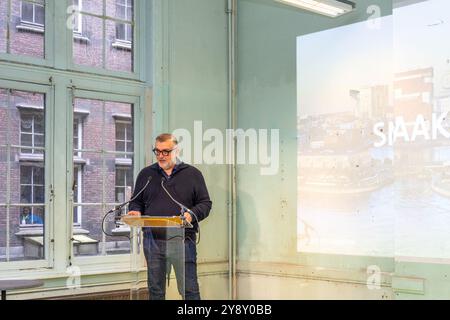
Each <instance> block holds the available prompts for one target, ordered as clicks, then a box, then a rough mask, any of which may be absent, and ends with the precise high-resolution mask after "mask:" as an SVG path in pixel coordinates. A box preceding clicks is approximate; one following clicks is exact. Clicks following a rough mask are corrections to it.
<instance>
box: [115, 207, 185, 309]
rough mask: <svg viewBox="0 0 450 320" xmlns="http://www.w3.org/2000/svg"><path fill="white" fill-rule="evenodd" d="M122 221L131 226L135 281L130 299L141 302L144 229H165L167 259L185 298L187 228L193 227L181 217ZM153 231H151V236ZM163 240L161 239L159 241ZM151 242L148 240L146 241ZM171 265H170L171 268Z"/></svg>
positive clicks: (155, 217) (128, 217) (150, 217)
mask: <svg viewBox="0 0 450 320" xmlns="http://www.w3.org/2000/svg"><path fill="white" fill-rule="evenodd" d="M121 221H122V222H123V223H125V224H127V225H128V226H130V259H131V260H130V263H131V266H130V267H131V273H132V275H133V281H132V285H131V289H130V299H131V300H140V297H139V283H140V279H139V271H140V270H139V269H140V264H139V259H140V257H141V253H142V247H143V246H142V245H141V243H142V241H141V238H142V228H150V229H153V228H157V229H158V230H161V229H165V233H164V234H165V236H166V238H165V239H162V240H163V241H164V245H165V250H166V257H167V259H168V261H170V263H171V264H172V265H173V266H174V269H175V272H176V273H177V285H178V292H179V293H180V295H181V296H182V297H184V282H185V281H184V279H185V274H184V261H185V249H184V241H185V234H184V230H185V228H192V225H191V224H190V223H189V222H187V221H186V220H185V219H183V218H182V217H181V216H172V217H170V216H169V217H168V216H130V215H124V216H122V218H121ZM151 232H152V230H150V234H151ZM159 240H161V239H159ZM146 241H147V242H148V241H149V240H148V239H147V240H146ZM170 267H171V265H170V264H169V265H168V268H170Z"/></svg>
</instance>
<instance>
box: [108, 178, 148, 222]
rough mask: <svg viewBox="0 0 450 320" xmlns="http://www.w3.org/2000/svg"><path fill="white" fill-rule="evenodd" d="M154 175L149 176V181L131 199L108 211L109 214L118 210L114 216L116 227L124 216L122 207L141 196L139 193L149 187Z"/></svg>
mask: <svg viewBox="0 0 450 320" xmlns="http://www.w3.org/2000/svg"><path fill="white" fill-rule="evenodd" d="M152 178H153V177H152V176H149V177H148V178H147V182H146V183H145V185H144V186H143V187H142V189H141V190H139V192H138V193H137V194H136V195H135V196H134V197H132V198H131V199H130V200H128V201H126V202H124V203H122V204H120V205H118V206H116V207H115V208H114V209H111V210H110V211H109V212H108V213H107V215H108V214H110V213H111V212H113V211H115V212H116V214H115V216H114V221H115V222H116V227H117V228H118V227H119V225H120V224H119V222H120V219H121V218H122V212H121V211H122V208H123V207H124V206H126V205H127V204H129V203H130V202H131V201H134V200H135V199H136V198H137V197H139V195H140V194H141V193H142V192H144V190H145V188H147V186H148V185H149V183H150V181H151V180H152Z"/></svg>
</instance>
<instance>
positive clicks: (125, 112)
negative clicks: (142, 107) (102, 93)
mask: <svg viewBox="0 0 450 320" xmlns="http://www.w3.org/2000/svg"><path fill="white" fill-rule="evenodd" d="M131 109H132V105H131V104H128V103H118V102H109V101H107V102H105V113H106V114H105V115H106V119H105V124H106V128H105V131H106V132H108V133H111V134H112V137H113V139H105V148H106V150H108V151H112V152H114V151H116V150H120V151H125V144H124V143H119V145H117V144H116V131H117V130H118V131H119V135H123V137H125V124H124V123H121V122H118V121H117V120H116V119H117V116H120V118H121V119H122V118H128V117H129V118H130V119H131V117H132V112H131ZM130 126H131V124H130ZM117 139H118V138H117ZM119 140H120V139H119ZM116 148H117V149H116ZM119 148H120V149H119ZM121 157H122V158H123V155H122V156H121Z"/></svg>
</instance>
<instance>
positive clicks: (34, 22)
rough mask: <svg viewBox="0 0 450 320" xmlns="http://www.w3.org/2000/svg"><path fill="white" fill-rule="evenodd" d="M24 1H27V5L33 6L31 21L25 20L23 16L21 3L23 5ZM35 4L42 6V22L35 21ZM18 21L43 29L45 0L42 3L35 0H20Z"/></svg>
mask: <svg viewBox="0 0 450 320" xmlns="http://www.w3.org/2000/svg"><path fill="white" fill-rule="evenodd" d="M24 3H27V4H29V5H31V6H32V7H33V21H29V20H25V19H24V18H23V5H24ZM36 6H39V7H43V8H44V23H43V24H42V23H38V22H36ZM20 22H21V23H23V24H29V25H34V26H38V27H42V28H43V29H44V30H45V1H44V5H41V4H39V3H36V2H32V1H27V0H21V1H20Z"/></svg>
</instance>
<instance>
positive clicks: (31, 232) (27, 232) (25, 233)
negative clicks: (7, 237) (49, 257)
mask: <svg viewBox="0 0 450 320" xmlns="http://www.w3.org/2000/svg"><path fill="white" fill-rule="evenodd" d="M43 234H44V229H43V228H42V225H37V226H31V225H30V226H25V225H21V226H20V227H19V232H16V233H15V234H14V235H16V236H18V237H37V236H42V235H43Z"/></svg>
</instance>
